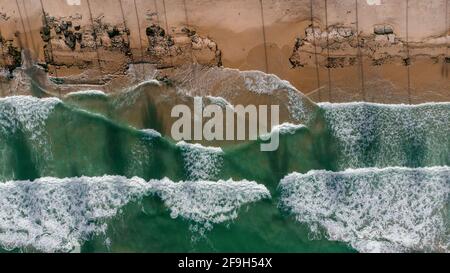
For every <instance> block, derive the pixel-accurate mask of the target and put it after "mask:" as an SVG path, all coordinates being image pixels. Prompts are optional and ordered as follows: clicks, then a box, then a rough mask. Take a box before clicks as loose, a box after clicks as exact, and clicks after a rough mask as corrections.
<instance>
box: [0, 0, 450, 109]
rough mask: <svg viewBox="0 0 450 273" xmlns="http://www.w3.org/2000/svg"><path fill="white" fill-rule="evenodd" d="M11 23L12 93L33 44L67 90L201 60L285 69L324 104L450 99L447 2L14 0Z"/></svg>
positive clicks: (7, 51) (6, 64)
mask: <svg viewBox="0 0 450 273" xmlns="http://www.w3.org/2000/svg"><path fill="white" fill-rule="evenodd" d="M407 2H408V4H407ZM0 27H1V40H0V42H1V43H0V46H1V51H0V52H1V53H2V58H1V59H0V64H1V66H2V67H3V73H2V75H3V77H2V88H1V89H2V92H1V95H3V96H6V95H13V94H20V92H22V91H21V89H20V88H19V87H20V86H21V85H23V84H26V80H25V79H23V78H22V76H21V73H19V71H20V69H17V68H19V67H20V66H21V63H22V59H21V54H20V52H21V51H22V49H29V50H30V51H31V55H32V57H33V58H34V59H35V60H37V61H38V63H39V64H40V65H41V66H42V67H43V68H44V69H45V70H46V71H47V72H48V73H49V75H50V76H52V77H53V78H52V80H53V81H54V82H55V83H57V84H59V85H60V91H61V90H62V91H61V92H65V91H64V90H67V88H66V87H65V86H64V85H70V84H82V85H83V86H82V87H79V88H87V89H100V90H104V91H106V92H111V91H114V90H115V89H120V88H122V87H123V86H126V85H127V84H128V83H130V82H133V81H136V80H141V79H144V78H152V77H159V78H160V79H166V78H170V77H171V76H173V75H174V73H173V71H174V69H175V70H176V69H177V68H179V67H182V66H185V65H188V64H191V63H196V64H200V65H204V66H207V67H214V66H224V67H230V68H237V69H240V70H260V71H263V72H267V73H273V74H276V75H277V76H279V77H280V78H281V79H286V80H288V81H289V82H291V83H292V84H293V85H294V86H295V87H296V88H297V89H299V90H300V91H301V92H303V93H305V94H307V95H308V96H309V97H310V98H312V99H313V100H315V101H334V102H338V101H353V100H366V101H375V102H384V103H419V102H424V101H448V100H449V96H450V92H449V90H448V86H449V81H448V66H449V64H448V63H449V57H448V46H449V44H448V36H449V27H448V3H447V1H446V0H430V1H415V0H413V1H403V0H396V1H385V0H367V1H365V0H359V1H350V0H347V1H333V0H314V1H310V0H302V1H293V0H262V1H260V0H251V1H243V0H232V1H211V0H155V1H139V0H136V1H133V0H106V1H103V0H102V1H99V0H89V1H88V0H80V1H68V0H52V1H48V0H47V1H45V0H43V1H42V5H41V2H40V1H33V0H22V1H17V2H16V1H2V3H1V5H0ZM130 64H134V65H131V66H130ZM192 76H193V77H195V75H192ZM24 81H25V83H24ZM69 89H70V88H69Z"/></svg>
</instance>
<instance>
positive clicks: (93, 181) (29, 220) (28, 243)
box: [0, 176, 270, 252]
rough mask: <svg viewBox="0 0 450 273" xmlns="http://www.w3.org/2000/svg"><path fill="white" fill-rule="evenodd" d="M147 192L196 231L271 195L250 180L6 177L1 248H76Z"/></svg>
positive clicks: (0, 190) (0, 187) (0, 197)
mask: <svg viewBox="0 0 450 273" xmlns="http://www.w3.org/2000/svg"><path fill="white" fill-rule="evenodd" d="M148 195H150V196H151V195H156V196H159V197H160V198H161V199H162V201H163V202H164V204H165V205H166V206H167V207H168V209H169V210H170V212H171V216H172V217H173V218H176V217H182V218H184V219H186V220H189V221H192V222H193V223H194V224H196V225H197V227H198V226H200V230H198V231H200V232H204V231H206V230H209V229H211V228H212V224H218V223H222V222H224V221H230V220H233V219H236V217H237V212H238V210H239V208H240V207H241V206H242V205H245V204H247V203H250V202H256V201H258V200H260V199H263V198H270V194H269V191H268V190H267V189H266V188H265V187H264V186H262V185H258V184H256V183H255V182H249V181H240V182H234V181H231V180H229V181H218V182H209V181H198V182H179V183H174V182H172V181H170V180H169V179H167V178H165V179H162V180H151V181H149V182H145V181H144V180H143V179H141V178H138V177H133V178H131V179H127V178H125V177H121V176H103V177H80V178H64V179H58V178H51V177H47V178H40V179H37V180H35V181H33V182H30V181H10V182H6V183H1V184H0V246H1V247H2V248H5V249H15V248H22V249H24V250H26V249H30V248H33V249H36V250H39V251H43V252H59V251H61V252H68V251H73V250H76V249H79V248H80V245H82V243H83V242H84V241H85V240H87V239H89V238H90V236H92V235H101V234H105V232H106V231H107V221H108V219H110V218H112V217H114V216H116V215H117V214H119V213H120V209H121V207H123V206H125V205H126V204H127V203H129V202H131V201H136V200H139V199H140V198H142V197H143V196H148ZM107 241H108V239H107Z"/></svg>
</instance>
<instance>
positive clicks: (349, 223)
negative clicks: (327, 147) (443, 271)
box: [279, 167, 450, 252]
mask: <svg viewBox="0 0 450 273" xmlns="http://www.w3.org/2000/svg"><path fill="white" fill-rule="evenodd" d="M279 187H280V190H281V201H280V206H281V207H282V208H284V209H287V210H288V211H289V212H291V213H292V214H293V215H295V217H296V219H297V220H298V221H299V222H302V223H306V224H308V225H309V226H310V227H311V230H312V231H313V232H317V231H318V230H320V229H324V230H325V232H326V234H327V235H328V237H329V239H331V240H338V241H343V242H347V243H349V244H350V245H351V246H353V247H354V248H355V249H357V250H359V251H361V252H414V251H425V252H428V251H429V252H449V251H450V237H449V234H448V230H449V218H448V217H449V216H448V210H449V193H450V168H449V167H432V168H417V169H410V168H400V167H395V168H385V169H377V168H368V169H349V170H346V171H343V172H336V173H335V172H329V171H310V172H308V173H307V174H298V173H293V174H290V175H288V176H286V177H285V178H284V179H283V180H282V181H281V182H280V186H279Z"/></svg>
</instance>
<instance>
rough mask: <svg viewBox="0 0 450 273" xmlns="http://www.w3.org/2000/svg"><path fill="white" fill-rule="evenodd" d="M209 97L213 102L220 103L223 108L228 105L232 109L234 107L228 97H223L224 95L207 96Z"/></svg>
mask: <svg viewBox="0 0 450 273" xmlns="http://www.w3.org/2000/svg"><path fill="white" fill-rule="evenodd" d="M206 98H207V99H209V101H210V102H211V103H212V104H215V105H218V106H220V107H222V108H226V107H230V108H231V109H233V108H234V107H233V105H231V103H230V102H229V101H227V100H226V99H224V98H222V97H214V96H206Z"/></svg>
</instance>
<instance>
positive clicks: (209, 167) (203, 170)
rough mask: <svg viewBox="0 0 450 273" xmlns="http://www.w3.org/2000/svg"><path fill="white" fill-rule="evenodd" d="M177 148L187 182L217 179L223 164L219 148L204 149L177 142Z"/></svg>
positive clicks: (221, 152) (203, 147)
mask: <svg viewBox="0 0 450 273" xmlns="http://www.w3.org/2000/svg"><path fill="white" fill-rule="evenodd" d="M177 146H178V147H180V149H181V152H182V156H183V161H184V168H185V170H186V172H187V173H188V178H189V180H199V179H203V180H205V179H207V180H214V179H216V178H217V176H218V174H219V172H220V168H221V167H222V163H223V159H222V155H223V151H222V149H221V148H218V147H205V146H202V145H201V144H198V143H196V144H191V143H187V142H184V141H180V142H178V143H177Z"/></svg>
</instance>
